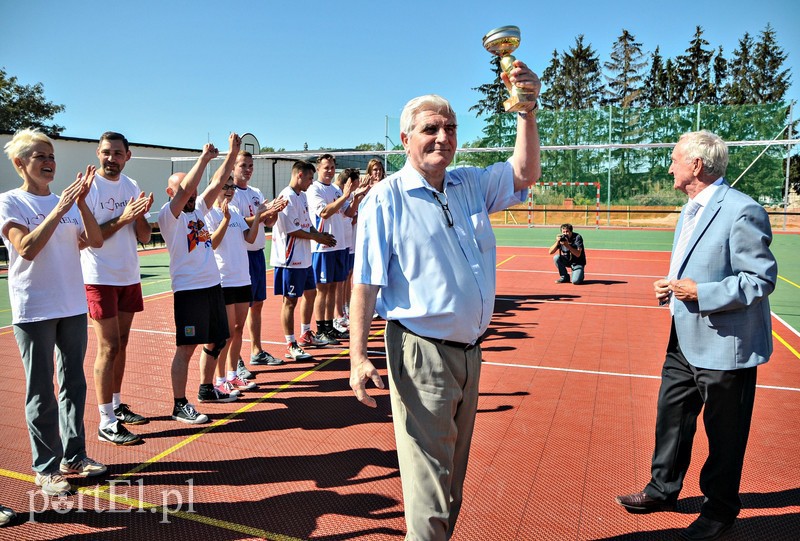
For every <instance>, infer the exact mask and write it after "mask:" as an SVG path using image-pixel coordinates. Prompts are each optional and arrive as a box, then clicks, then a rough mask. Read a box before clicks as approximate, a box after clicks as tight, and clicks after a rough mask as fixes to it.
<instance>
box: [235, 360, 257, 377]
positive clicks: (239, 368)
mask: <svg viewBox="0 0 800 541" xmlns="http://www.w3.org/2000/svg"><path fill="white" fill-rule="evenodd" d="M236 375H237V376H239V377H240V378H242V379H253V378H254V377H255V375H253V373H252V372H251V371H249V370H248V369H247V367H246V366H245V365H244V361H243V360H242V358H241V357H239V360H238V361H237V362H236Z"/></svg>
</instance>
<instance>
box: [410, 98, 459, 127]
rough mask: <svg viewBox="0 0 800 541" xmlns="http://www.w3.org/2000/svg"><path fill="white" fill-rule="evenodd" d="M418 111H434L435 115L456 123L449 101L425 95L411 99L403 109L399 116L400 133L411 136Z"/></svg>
mask: <svg viewBox="0 0 800 541" xmlns="http://www.w3.org/2000/svg"><path fill="white" fill-rule="evenodd" d="M420 111H434V112H435V113H439V114H441V115H445V116H449V117H452V119H453V122H456V113H455V111H453V108H452V107H450V102H449V101H447V100H446V99H444V98H443V97H441V96H439V95H436V94H426V95H425V96H418V97H416V98H413V99H411V100H410V101H409V102H408V103H406V106H405V107H403V112H402V113H401V114H400V133H405V134H406V135H409V134H411V132H412V131H413V130H414V122H415V121H416V119H417V114H418V113H419V112H420Z"/></svg>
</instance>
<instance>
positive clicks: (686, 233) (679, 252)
mask: <svg viewBox="0 0 800 541" xmlns="http://www.w3.org/2000/svg"><path fill="white" fill-rule="evenodd" d="M701 207H702V205H700V203H696V202H695V201H694V200H690V201H689V202H688V203H687V204H686V208H685V209H684V211H683V225H682V226H681V236H680V237H679V238H678V244H676V245H675V250H673V251H672V261H671V262H670V264H669V275H668V276H667V279H669V280H672V279H673V278H677V277H678V270H679V269H680V267H681V263H682V262H683V256H684V255H685V254H686V246H687V245H688V244H689V239H690V238H691V236H692V232H693V231H694V226H695V225H696V224H697V211H698V210H700V208H701Z"/></svg>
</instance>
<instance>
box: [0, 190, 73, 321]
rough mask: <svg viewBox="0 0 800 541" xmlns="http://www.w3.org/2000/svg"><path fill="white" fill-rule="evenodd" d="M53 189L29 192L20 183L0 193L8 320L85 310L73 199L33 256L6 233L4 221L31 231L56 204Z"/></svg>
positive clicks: (56, 197) (21, 319)
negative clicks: (6, 260)
mask: <svg viewBox="0 0 800 541" xmlns="http://www.w3.org/2000/svg"><path fill="white" fill-rule="evenodd" d="M58 201H59V198H58V196H57V195H55V194H50V195H34V194H32V193H29V192H26V191H23V190H21V189H15V190H11V191H9V192H6V193H4V194H2V195H0V231H2V237H3V242H5V245H6V247H7V248H8V258H9V265H8V294H9V301H10V302H11V321H12V323H14V324H18V323H32V322H36V321H44V320H47V319H57V318H62V317H71V316H76V315H79V314H85V313H86V310H87V306H86V292H85V291H84V288H83V277H82V276H81V258H80V254H79V251H80V250H79V249H78V242H79V239H80V235H81V233H82V232H83V230H84V229H83V220H82V219H81V215H80V212H79V211H78V208H77V205H72V208H70V209H69V211H68V212H67V213H66V214H65V215H64V216H63V217H62V218H61V222H60V223H59V224H58V226H56V228H55V231H54V232H53V235H52V236H51V237H50V239H49V240H48V241H47V243H46V244H45V245H44V247H43V248H42V249H41V251H39V253H38V254H36V257H34V258H33V260H30V261H29V260H27V259H25V258H23V257H22V256H21V255H20V254H19V253H18V252H17V251H16V249H15V248H14V245H13V244H12V243H11V241H10V240H9V239H8V237H7V236H6V226H8V225H9V224H11V223H14V224H19V225H22V226H24V227H26V228H28V231H33V230H34V229H36V227H38V226H39V225H40V224H41V223H42V221H44V219H45V218H46V217H47V215H48V214H50V212H52V210H53V209H54V208H55V207H56V205H57V204H58Z"/></svg>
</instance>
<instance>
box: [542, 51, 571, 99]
mask: <svg viewBox="0 0 800 541" xmlns="http://www.w3.org/2000/svg"><path fill="white" fill-rule="evenodd" d="M542 86H544V89H545V90H544V92H542V93H541V94H540V95H539V101H540V103H541V107H542V109H555V110H560V109H563V108H564V104H565V101H566V100H565V99H564V96H565V94H566V84H565V83H564V67H563V66H562V65H561V56H560V55H559V54H558V51H557V50H555V49H554V50H553V56H552V57H551V58H550V64H549V65H548V66H547V67H546V68H545V69H544V71H543V72H542Z"/></svg>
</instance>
